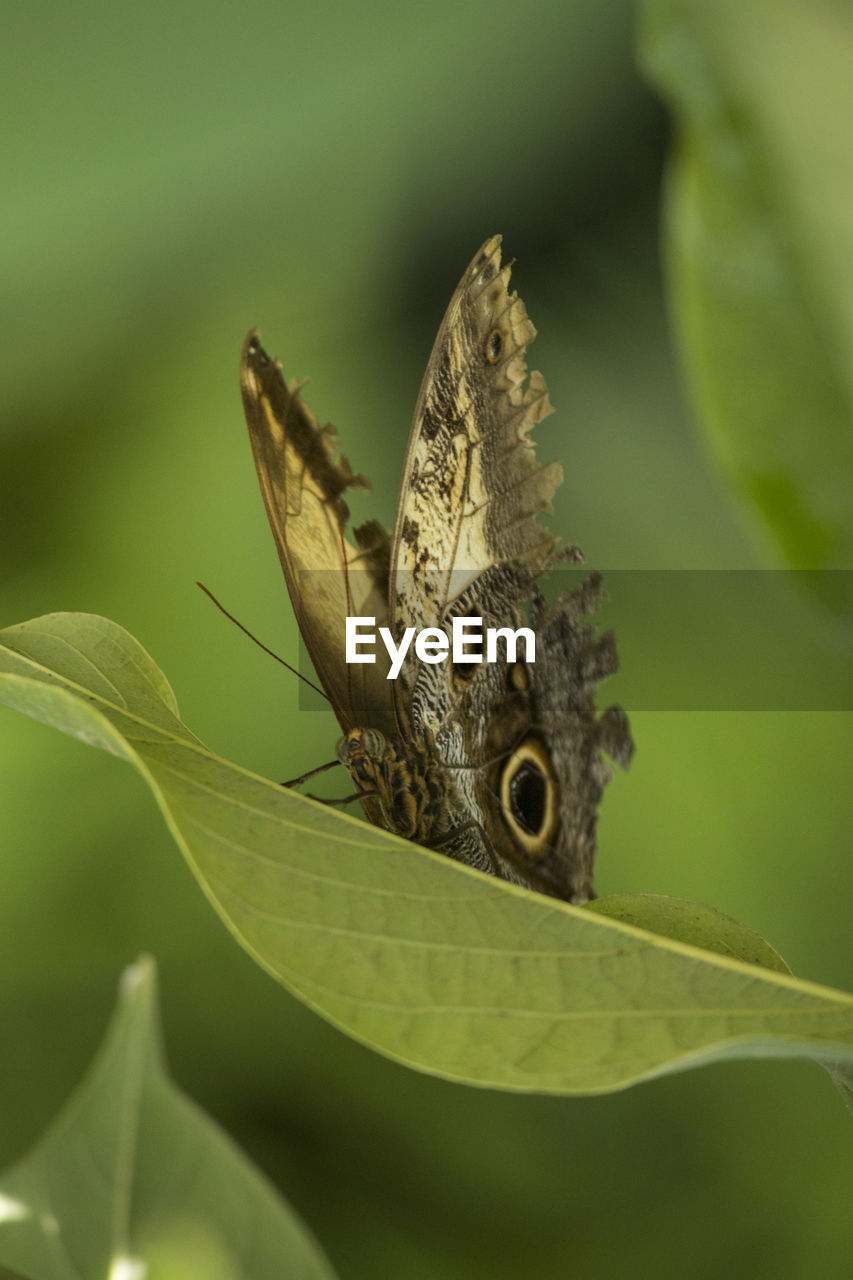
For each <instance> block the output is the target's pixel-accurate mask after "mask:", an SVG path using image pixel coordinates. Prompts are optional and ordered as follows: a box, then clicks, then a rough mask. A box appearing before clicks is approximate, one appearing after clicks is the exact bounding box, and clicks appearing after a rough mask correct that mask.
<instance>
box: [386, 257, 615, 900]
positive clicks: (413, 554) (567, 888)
mask: <svg viewBox="0 0 853 1280" xmlns="http://www.w3.org/2000/svg"><path fill="white" fill-rule="evenodd" d="M509 276H510V267H509V266H503V267H502V266H501V259H500V237H498V236H495V237H493V238H492V239H491V240H488V241H487V242H486V243H485V244H484V245H483V247H482V248H481V249H480V251H479V253H478V254H477V255H476V257H475V258H474V259H473V261H472V262H471V264H470V266H469V267H468V270H467V271H466V272H465V275H464V276H463V277H462V280H461V282H460V284H459V286H458V288H457V290H456V292H455V294H454V295H453V298H452V299H451V302H450V306H449V307H448V310H447V313H446V315H445V317H444V321H443V323H442V326H441V329H440V330H439V334H438V338H437V339H436V343H435V346H434V348H433V352H432V355H431V357H430V361H429V365H428V367H427V372H426V375H425V377H424V381H423V385H422V387H421V392H420V396H419V399H418V404H417V409H416V411H415V417H414V422H413V426H412V431H411V435H410V438H409V446H408V454H407V460H406V465H405V469H404V475H405V482H404V489H403V492H402V494H401V498H400V504H399V508H398V512H397V520H396V525H395V529H394V540H393V545H392V553H391V574H392V576H391V591H390V601H391V615H392V629H395V630H396V631H398V632H399V631H400V630H402V628H403V627H404V626H412V625H414V626H416V627H419V628H420V627H444V628H446V627H447V625H448V620H449V618H450V617H451V616H453V615H455V614H458V615H460V616H478V617H482V619H483V623H484V625H485V626H495V627H506V626H509V627H510V628H511V629H513V630H515V629H516V628H517V627H519V626H520V625H522V623H524V622H525V620H527V621H529V622H530V624H531V625H532V626H533V628H534V630H535V633H536V637H537V653H536V661H535V665H534V664H532V663H531V664H527V663H525V662H523V661H522V662H516V663H515V664H510V665H505V664H501V663H498V664H488V663H485V662H484V663H481V664H461V665H460V664H456V665H454V664H452V663H451V662H449V661H448V662H445V663H443V664H441V665H435V666H430V667H423V666H418V665H416V664H414V663H412V664H411V666H410V667H409V668H408V670H406V669H404V674H405V676H406V682H405V684H404V685H403V687H402V688H400V685H401V682H400V681H398V682H397V686H398V687H397V688H396V689H395V697H396V699H397V702H398V703H400V702H401V701H405V704H406V705H408V706H411V708H412V716H411V719H412V723H413V724H414V725H415V726H418V727H421V728H422V729H423V730H425V731H426V732H427V735H428V738H429V740H431V742H432V750H433V752H434V756H435V768H436V770H437V771H438V772H439V774H440V775H441V776H442V777H443V778H446V779H450V780H451V782H450V787H449V792H448V799H447V802H446V808H447V816H446V818H445V824H444V825H445V832H446V835H445V838H444V839H443V840H442V841H440V843H439V844H438V847H440V848H441V849H442V850H443V851H444V852H446V853H449V854H450V855H451V856H453V857H456V858H458V859H459V860H460V861H462V862H467V863H469V864H470V865H473V866H477V867H480V868H482V869H483V870H490V871H492V872H493V873H495V874H497V875H499V876H502V877H503V878H505V879H508V880H513V881H515V882H517V883H521V884H525V885H528V886H531V887H534V888H537V889H540V890H542V891H544V892H546V893H551V894H554V895H556V896H557V897H562V898H566V899H568V900H570V901H574V902H585V901H587V900H588V898H589V897H590V896H591V894H592V864H593V855H594V851H595V826H596V819H597V814H598V805H599V801H600V799H601V794H602V790H603V788H604V785H605V784H606V782H607V780H608V778H609V776H610V769H609V767H608V765H607V764H606V763H605V761H604V760H603V759H602V751H604V752H606V753H607V754H609V755H610V756H611V758H613V759H615V760H616V761H617V762H618V763H620V764H622V765H627V763H628V760H629V759H630V755H631V750H632V744H631V739H630V734H629V732H628V728H627V722H626V720H625V717H624V715H623V713H622V712H620V711H619V710H618V709H616V708H611V709H610V710H609V711H608V712H605V714H604V715H603V716H602V717H597V715H596V711H595V706H594V694H595V688H596V685H597V684H598V683H599V681H600V680H602V679H603V678H604V677H605V676H607V675H609V674H611V673H612V672H613V671H615V670H616V665H617V663H616V650H615V645H614V642H613V638H612V636H610V635H606V636H601V637H598V636H596V634H595V632H594V630H593V629H592V628H591V627H590V626H589V625H588V624H587V623H586V621H585V615H586V614H588V613H590V612H592V611H593V610H594V608H595V604H596V602H597V600H598V599H599V598H600V596H601V591H600V585H599V582H598V580H597V578H595V577H592V578H590V579H588V580H587V582H586V583H585V584H583V585H582V586H581V587H580V588H578V589H577V590H576V591H574V592H571V593H563V595H561V596H560V598H559V599H558V601H557V602H556V604H555V605H554V607H553V609H551V610H548V609H547V608H546V606H545V604H544V601H543V600H542V597H541V596H540V595H539V593H538V591H537V589H536V580H537V578H538V577H539V576H540V575H541V574H542V572H543V571H544V570H545V569H546V568H547V567H548V566H549V564H550V563H553V561H554V559H555V556H554V550H555V539H554V538H552V537H551V536H550V535H549V534H548V533H547V532H546V531H545V530H544V529H543V528H542V527H541V526H540V525H539V523H538V521H537V516H538V514H539V512H541V511H544V510H548V509H549V508H550V502H551V498H552V497H553V494H554V491H555V489H556V488H557V486H558V485H559V484H560V482H561V480H562V472H561V469H560V467H559V465H558V464H556V463H550V464H548V465H546V466H540V465H539V464H538V463H537V462H536V459H535V456H534V453H533V445H532V442H531V440H530V438H529V433H530V431H531V429H532V428H533V427H534V426H535V424H536V423H538V422H541V421H542V419H543V418H544V417H545V416H546V414H548V413H550V412H551V405H550V403H549V401H548V394H547V389H546V386H545V382H544V379H543V378H542V375H541V374H539V373H531V374H530V377H529V379H527V381H526V384H525V379H526V376H527V366H526V364H525V359H524V356H525V349H526V346H527V344H528V343H529V342H531V341H532V340H533V338H534V337H535V336H536V330H535V329H534V327H533V325H532V324H531V322H530V320H529V319H528V316H527V312H526V310H525V307H524V303H523V302H522V301H521V299H520V298H519V297H518V296H517V294H515V293H509V291H508V288H507V286H508V283H509ZM566 556H567V558H572V559H575V560H577V559H580V553H579V552H578V551H577V549H576V548H575V549H572V550H571V551H568V552H567V553H566ZM527 613H529V615H530V617H529V619H528V618H527Z"/></svg>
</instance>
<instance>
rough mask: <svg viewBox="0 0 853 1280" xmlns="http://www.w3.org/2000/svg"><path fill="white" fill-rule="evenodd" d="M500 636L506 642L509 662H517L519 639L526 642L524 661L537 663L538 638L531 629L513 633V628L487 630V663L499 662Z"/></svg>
mask: <svg viewBox="0 0 853 1280" xmlns="http://www.w3.org/2000/svg"><path fill="white" fill-rule="evenodd" d="M498 636H503V638H504V640H506V660H507V662H509V663H512V662H515V661H516V657H515V654H516V646H517V644H518V641H519V638H521V639H523V640H524V661H525V662H535V661H536V636H535V635H534V634H533V632H532V631H531V629H530V627H519V628H518V630H517V631H513V630H512V628H511V627H488V628H487V629H486V662H497V660H498Z"/></svg>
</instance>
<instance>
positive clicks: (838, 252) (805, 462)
mask: <svg viewBox="0 0 853 1280" xmlns="http://www.w3.org/2000/svg"><path fill="white" fill-rule="evenodd" d="M644 14H645V20H644V29H643V39H642V54H643V61H644V63H645V67H646V70H647V72H648V74H649V76H650V77H651V79H652V81H653V82H654V84H655V85H656V87H657V88H658V89H659V91H660V92H661V94H662V95H663V97H664V98H665V99H666V100H667V101H668V103H669V105H670V107H671V109H672V111H673V114H674V117H675V121H676V128H677V139H676V148H675V154H674V158H673V161H672V164H671V167H670V174H669V182H668V186H667V191H666V199H665V254H666V258H667V260H668V267H669V283H670V292H671V310H672V314H673V318H674V322H675V325H676V329H677V332H678V337H679V340H680V345H681V348H682V353H683V356H684V361H685V366H686V374H687V378H688V381H689V384H690V387H691V390H692V394H693V398H694V402H695V405H696V409H697V412H698V414H699V418H700V420H701V422H702V424H703V426H704V428H705V430H706V431H707V433H708V436H709V438H710V440H711V442H712V444H713V446H714V448H715V450H716V452H717V454H718V456H719V458H720V460H721V462H722V464H723V466H724V467H725V469H726V470H727V472H728V474H729V476H730V477H731V479H732V481H733V482H734V484H735V485H736V486H737V488H738V489H739V490H740V492H741V493H742V494H743V496H744V497H745V498H746V499H747V501H748V502H749V503H751V504H752V506H753V507H754V508H755V509H756V510H757V511H758V513H759V514H760V516H761V518H762V519H763V521H764V522H765V524H766V525H767V527H768V528H769V529H770V531H771V533H772V536H773V538H774V540H775V542H776V545H777V547H778V549H779V551H780V553H781V555H782V557H783V559H784V560H785V561H786V562H787V563H788V564H789V565H790V566H793V567H795V568H811V569H814V568H841V569H849V568H850V567H851V563H853V161H851V150H850V128H849V122H850V120H851V118H853V74H851V68H853V22H851V19H850V13H849V11H846V12H845V11H844V10H843V9H842V7H841V6H837V5H831V4H828V3H826V2H825V0H809V2H808V3H796V4H794V3H791V0H772V3H770V2H768V0H750V3H748V4H742V3H735V2H733V0H722V2H721V3H718V4H707V3H704V2H703V0H647V3H646V5H645V9H644ZM835 585H837V583H836V584H835ZM826 603H827V604H829V605H830V606H831V607H833V608H834V609H836V610H837V611H838V612H843V611H849V610H850V606H851V600H850V599H849V593H848V596H847V598H844V599H839V598H837V596H834V597H833V598H831V599H829V600H827V601H826Z"/></svg>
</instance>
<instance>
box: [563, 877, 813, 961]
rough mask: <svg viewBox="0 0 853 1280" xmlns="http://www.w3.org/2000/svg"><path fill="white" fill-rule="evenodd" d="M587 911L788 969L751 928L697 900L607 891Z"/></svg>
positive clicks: (678, 940)
mask: <svg viewBox="0 0 853 1280" xmlns="http://www.w3.org/2000/svg"><path fill="white" fill-rule="evenodd" d="M587 911H595V912H598V913H599V914H600V915H603V916H608V917H609V918H610V919H611V920H622V921H624V923H625V924H633V925H636V926H637V927H638V928H640V929H649V930H650V931H651V932H652V933H660V934H663V936H664V937H665V938H674V939H675V940H676V941H677V942H687V943H689V944H690V945H691V946H693V947H704V948H705V950H707V951H716V952H718V953H719V954H720V955H721V956H729V957H731V959H733V960H745V961H746V963H747V964H761V965H764V966H765V968H768V969H775V970H776V972H777V973H790V972H791V970H790V969H789V967H788V965H786V963H785V961H784V960H783V959H782V957H781V956H780V955H779V952H778V951H776V950H775V948H774V947H771V945H770V943H769V942H766V941H765V940H764V938H762V937H761V935H760V934H758V933H756V932H755V930H754V929H750V928H749V926H748V925H745V924H741V923H740V921H739V920H733V919H732V917H731V916H727V915H726V914H725V913H724V912H723V911H718V910H717V909H716V907H707V906H705V905H704V904H703V903H701V902H688V901H686V899H684V898H670V897H666V896H665V895H664V894H661V893H611V894H608V896H607V897H606V898H596V900H595V902H590V903H589V905H588V906H587Z"/></svg>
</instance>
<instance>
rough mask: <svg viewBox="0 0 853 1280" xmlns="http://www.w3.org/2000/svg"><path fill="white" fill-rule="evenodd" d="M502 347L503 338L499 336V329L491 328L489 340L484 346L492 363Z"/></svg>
mask: <svg viewBox="0 0 853 1280" xmlns="http://www.w3.org/2000/svg"><path fill="white" fill-rule="evenodd" d="M502 347H503V338H502V337H501V331H500V329H493V330H492V332H491V333H490V334H489V340H488V343H487V347H486V349H487V351H488V355H489V359H490V360H491V362H492V364H494V363H495V361H496V360H497V359H498V357H499V356H500V353H501V348H502Z"/></svg>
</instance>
